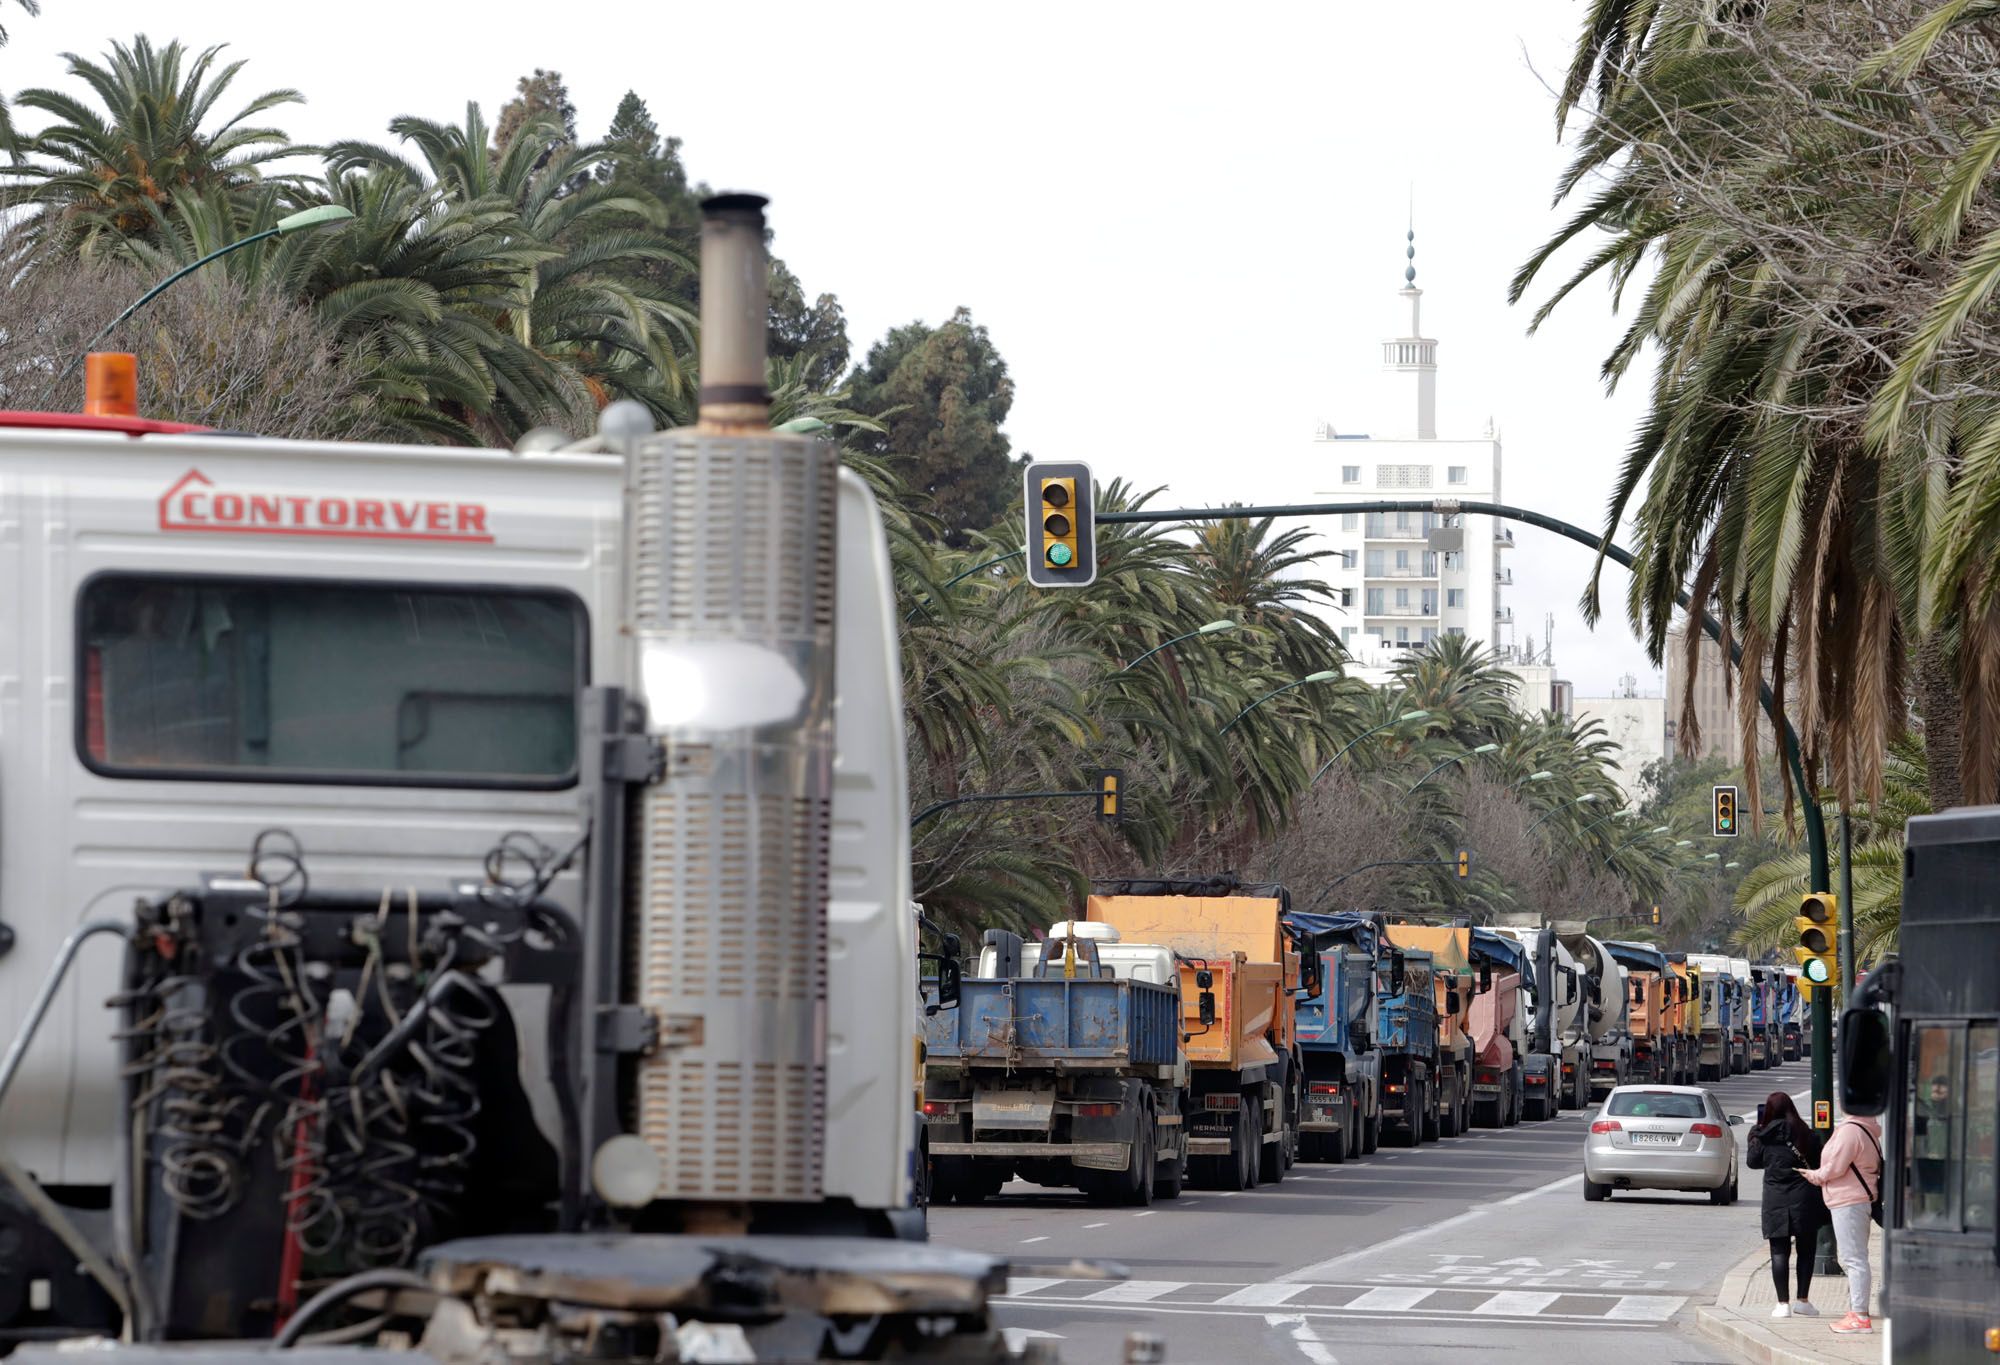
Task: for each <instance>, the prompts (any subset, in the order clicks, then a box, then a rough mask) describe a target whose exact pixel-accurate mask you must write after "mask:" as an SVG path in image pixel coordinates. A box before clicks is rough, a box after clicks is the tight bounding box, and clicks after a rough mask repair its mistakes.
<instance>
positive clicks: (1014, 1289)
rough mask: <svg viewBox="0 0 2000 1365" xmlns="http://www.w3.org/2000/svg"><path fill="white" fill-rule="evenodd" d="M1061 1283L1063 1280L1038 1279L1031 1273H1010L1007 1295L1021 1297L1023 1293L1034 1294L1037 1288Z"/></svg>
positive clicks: (1045, 1287)
mask: <svg viewBox="0 0 2000 1365" xmlns="http://www.w3.org/2000/svg"><path fill="white" fill-rule="evenodd" d="M1061 1283H1062V1281H1061V1280H1038V1279H1036V1278H1034V1277H1033V1276H1031V1275H1009V1276H1008V1277H1007V1297H1009V1298H1019V1297H1020V1296H1021V1295H1023V1294H1032V1293H1034V1292H1035V1291H1036V1290H1037V1289H1047V1288H1048V1287H1049V1286H1050V1285H1052V1284H1061Z"/></svg>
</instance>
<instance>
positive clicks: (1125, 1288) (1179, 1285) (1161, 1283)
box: [1082, 1280, 1188, 1303]
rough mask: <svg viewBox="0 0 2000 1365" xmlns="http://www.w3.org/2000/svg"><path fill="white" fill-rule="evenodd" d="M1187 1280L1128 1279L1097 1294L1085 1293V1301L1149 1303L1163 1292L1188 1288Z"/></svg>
mask: <svg viewBox="0 0 2000 1365" xmlns="http://www.w3.org/2000/svg"><path fill="white" fill-rule="evenodd" d="M1187 1287H1188V1282H1187V1281H1186V1280H1126V1281H1125V1282H1124V1283H1123V1284H1114V1285H1112V1286H1111V1287H1110V1288H1109V1289H1100V1290H1098V1291H1097V1292H1096V1293H1095V1294H1085V1295H1084V1296H1083V1300H1082V1301H1083V1302H1085V1303H1149V1302H1151V1301H1152V1300H1154V1299H1157V1298H1159V1297H1160V1296H1161V1295H1162V1294H1171V1293H1173V1292H1174V1291H1175V1290H1176V1289H1186V1288H1187Z"/></svg>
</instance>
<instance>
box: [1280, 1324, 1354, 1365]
mask: <svg viewBox="0 0 2000 1365" xmlns="http://www.w3.org/2000/svg"><path fill="white" fill-rule="evenodd" d="M1264 1322H1265V1325H1266V1326H1270V1327H1290V1328H1291V1329H1292V1344H1293V1345H1294V1346H1296V1347H1298V1348H1299V1354H1300V1355H1302V1356H1304V1357H1305V1358H1306V1359H1307V1360H1310V1361H1311V1362H1312V1363H1313V1365H1340V1362H1339V1361H1337V1360H1335V1359H1334V1358H1333V1352H1332V1351H1329V1350H1327V1349H1326V1343H1325V1342H1323V1341H1321V1340H1320V1339H1319V1333H1318V1332H1315V1331H1314V1330H1313V1329H1312V1324H1311V1323H1309V1322H1307V1321H1306V1320H1305V1315H1304V1314H1302V1313H1293V1314H1285V1313H1266V1314H1265V1315H1264Z"/></svg>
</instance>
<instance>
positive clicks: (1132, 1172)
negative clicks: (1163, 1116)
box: [1117, 1113, 1159, 1209]
mask: <svg viewBox="0 0 2000 1365" xmlns="http://www.w3.org/2000/svg"><path fill="white" fill-rule="evenodd" d="M1140 1127H1141V1129H1142V1130H1143V1131H1142V1132H1141V1133H1140V1134H1139V1136H1138V1139H1137V1140H1136V1141H1134V1142H1133V1144H1132V1160H1131V1163H1130V1164H1129V1165H1128V1166H1127V1167H1126V1168H1125V1175H1124V1177H1123V1179H1121V1180H1119V1181H1118V1190H1117V1193H1118V1202H1119V1203H1121V1204H1128V1205H1130V1206H1132V1207H1133V1208H1141V1209H1149V1208H1151V1207H1152V1206H1153V1181H1154V1179H1155V1178H1156V1175H1157V1172H1156V1171H1155V1169H1154V1168H1155V1167H1157V1166H1158V1165H1159V1160H1158V1158H1157V1156H1156V1154H1155V1148H1154V1145H1153V1116H1152V1114H1151V1113H1147V1114H1144V1115H1142V1116H1141V1118H1140Z"/></svg>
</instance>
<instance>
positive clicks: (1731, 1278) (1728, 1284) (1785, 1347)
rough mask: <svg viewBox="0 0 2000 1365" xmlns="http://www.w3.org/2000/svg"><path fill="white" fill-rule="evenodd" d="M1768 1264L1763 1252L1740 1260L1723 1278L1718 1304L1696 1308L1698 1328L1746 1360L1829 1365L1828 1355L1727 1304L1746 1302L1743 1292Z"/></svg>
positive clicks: (1768, 1363)
mask: <svg viewBox="0 0 2000 1365" xmlns="http://www.w3.org/2000/svg"><path fill="white" fill-rule="evenodd" d="M1769 1267H1770V1260H1769V1258H1768V1257H1766V1256H1765V1255H1764V1253H1762V1252H1756V1253H1753V1254H1752V1255H1750V1256H1749V1257H1747V1258H1746V1259H1745V1260H1743V1261H1741V1262H1740V1263H1738V1265H1737V1266H1736V1268H1735V1269H1734V1270H1732V1271H1730V1272H1729V1273H1728V1274H1727V1275H1725V1276H1723V1277H1722V1288H1721V1289H1720V1290H1719V1291H1717V1294H1716V1301H1715V1303H1714V1304H1712V1305H1711V1304H1698V1305H1697V1306H1696V1307H1695V1310H1694V1320H1695V1329H1696V1330H1697V1331H1699V1332H1700V1333H1701V1334H1702V1335H1703V1336H1705V1337H1707V1338H1708V1339H1709V1340H1711V1341H1714V1342H1717V1343H1719V1344H1720V1345H1723V1346H1727V1347H1728V1348H1729V1349H1730V1350H1732V1351H1734V1352H1735V1353H1736V1354H1738V1355H1740V1356H1742V1357H1743V1358H1744V1359H1745V1360H1748V1361H1753V1362H1755V1365H1828V1358H1827V1357H1826V1356H1819V1355H1807V1354H1806V1353H1805V1352H1804V1351H1803V1350H1802V1349H1801V1348H1800V1347H1798V1346H1796V1345H1794V1344H1793V1343H1791V1342H1789V1341H1786V1340H1784V1339H1783V1338H1781V1337H1779V1336H1777V1335H1776V1334H1774V1333H1772V1332H1767V1331H1766V1330H1764V1328H1762V1327H1760V1326H1758V1325H1757V1323H1756V1322H1754V1321H1752V1320H1750V1319H1748V1318H1745V1317H1743V1316H1742V1315H1741V1314H1740V1313H1738V1312H1737V1311H1736V1310H1735V1309H1733V1308H1730V1307H1728V1305H1729V1304H1732V1303H1741V1302H1743V1291H1744V1289H1745V1288H1746V1287H1747V1286H1748V1285H1749V1283H1750V1277H1751V1276H1752V1275H1760V1274H1764V1273H1767V1272H1768V1270H1769Z"/></svg>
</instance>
